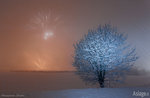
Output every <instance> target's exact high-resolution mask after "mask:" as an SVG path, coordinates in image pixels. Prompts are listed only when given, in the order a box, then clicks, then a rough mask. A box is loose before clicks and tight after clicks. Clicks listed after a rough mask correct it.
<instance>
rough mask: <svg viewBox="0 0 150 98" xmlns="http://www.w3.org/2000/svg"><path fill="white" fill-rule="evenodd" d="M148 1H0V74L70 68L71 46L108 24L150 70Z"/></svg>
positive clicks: (138, 64) (149, 16)
mask: <svg viewBox="0 0 150 98" xmlns="http://www.w3.org/2000/svg"><path fill="white" fill-rule="evenodd" d="M149 4H150V1H149V0H114V1H113V2H112V1H111V0H110V1H109V0H0V7H1V8H0V12H1V13H0V70H1V71H3V70H74V68H73V67H72V56H73V43H75V42H76V41H77V40H79V39H80V38H81V37H82V36H83V35H84V34H85V33H87V31H88V29H90V28H91V29H92V28H95V27H96V26H97V25H98V24H105V23H112V25H114V26H117V27H118V29H119V30H120V31H122V32H126V33H128V35H129V41H130V42H131V43H133V44H135V45H136V48H137V51H138V55H139V56H140V59H139V60H138V62H137V63H136V64H135V65H136V66H137V67H138V68H143V69H147V70H150V66H149V64H150V62H149V61H150V60H149V59H150V54H149V50H150V45H149V41H150V39H149V36H150V33H149V31H150V28H149V27H150V21H149V20H150V10H149V9H150V6H149Z"/></svg>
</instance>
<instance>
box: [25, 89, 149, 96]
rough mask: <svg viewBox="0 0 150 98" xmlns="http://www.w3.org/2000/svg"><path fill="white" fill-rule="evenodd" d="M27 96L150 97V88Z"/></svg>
mask: <svg viewBox="0 0 150 98" xmlns="http://www.w3.org/2000/svg"><path fill="white" fill-rule="evenodd" d="M26 97H27V98H150V88H89V89H71V90H62V91H47V92H35V93H32V94H27V95H26Z"/></svg>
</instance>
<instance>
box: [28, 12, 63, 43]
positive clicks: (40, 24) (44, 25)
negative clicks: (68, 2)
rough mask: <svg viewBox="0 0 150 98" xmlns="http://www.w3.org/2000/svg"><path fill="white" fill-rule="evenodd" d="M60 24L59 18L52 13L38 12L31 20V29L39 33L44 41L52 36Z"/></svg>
mask: <svg viewBox="0 0 150 98" xmlns="http://www.w3.org/2000/svg"><path fill="white" fill-rule="evenodd" d="M60 23H61V21H60V16H56V15H55V14H54V13H53V11H51V10H49V11H46V12H45V11H40V12H38V13H37V15H35V16H34V17H33V19H32V20H31V25H30V27H31V29H32V30H37V31H40V32H41V33H42V35H43V38H44V39H45V40H47V39H48V37H50V36H53V35H54V31H55V30H56V28H57V26H58V25H59V24H60Z"/></svg>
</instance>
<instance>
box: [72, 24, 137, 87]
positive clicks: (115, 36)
mask: <svg viewBox="0 0 150 98" xmlns="http://www.w3.org/2000/svg"><path fill="white" fill-rule="evenodd" d="M74 48H75V51H74V52H75V54H74V57H73V58H74V62H73V66H74V67H75V68H76V69H77V74H79V75H80V77H81V78H82V79H83V80H84V81H85V82H89V83H99V85H100V87H101V88H103V87H104V83H105V81H106V80H115V79H116V80H117V79H118V80H119V77H120V78H121V77H122V76H123V74H124V72H126V71H129V70H130V69H131V67H132V66H133V63H134V61H136V60H137V59H138V57H137V56H136V53H135V52H136V51H135V48H133V47H131V45H129V44H128V43H127V36H124V34H123V33H120V32H119V33H118V31H117V29H116V28H113V27H112V26H111V25H109V24H106V25H104V26H101V25H99V26H98V28H97V29H96V30H89V31H88V34H86V35H85V36H83V38H82V39H81V40H79V41H78V42H77V43H76V44H74Z"/></svg>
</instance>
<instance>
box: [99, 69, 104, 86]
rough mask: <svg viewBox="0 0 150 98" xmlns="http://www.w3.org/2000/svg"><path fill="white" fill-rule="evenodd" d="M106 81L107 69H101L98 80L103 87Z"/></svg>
mask: <svg viewBox="0 0 150 98" xmlns="http://www.w3.org/2000/svg"><path fill="white" fill-rule="evenodd" d="M104 81H105V70H103V71H100V72H99V75H98V82H99V85H100V87H101V88H104V87H105V85H104Z"/></svg>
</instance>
